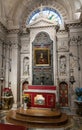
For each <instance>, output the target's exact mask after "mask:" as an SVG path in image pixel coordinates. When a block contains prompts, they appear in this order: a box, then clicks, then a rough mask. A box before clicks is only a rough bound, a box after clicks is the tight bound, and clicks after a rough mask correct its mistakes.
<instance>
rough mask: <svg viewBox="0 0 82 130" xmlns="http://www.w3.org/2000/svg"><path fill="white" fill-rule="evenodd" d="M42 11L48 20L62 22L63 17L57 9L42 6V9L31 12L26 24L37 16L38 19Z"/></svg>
mask: <svg viewBox="0 0 82 130" xmlns="http://www.w3.org/2000/svg"><path fill="white" fill-rule="evenodd" d="M40 12H42V13H43V15H44V17H46V18H47V19H48V20H52V21H53V22H58V24H62V22H63V21H62V17H61V15H60V14H59V12H58V11H57V10H55V9H54V8H51V7H42V9H36V10H35V11H34V12H32V13H31V15H30V16H29V18H27V21H26V24H29V23H31V22H32V21H33V20H35V19H36V18H37V19H38V17H39V14H40Z"/></svg>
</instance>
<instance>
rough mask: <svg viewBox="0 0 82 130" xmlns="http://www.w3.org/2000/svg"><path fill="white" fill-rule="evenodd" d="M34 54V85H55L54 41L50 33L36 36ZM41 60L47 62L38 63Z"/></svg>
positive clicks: (33, 46)
mask: <svg viewBox="0 0 82 130" xmlns="http://www.w3.org/2000/svg"><path fill="white" fill-rule="evenodd" d="M32 52H33V53H32V76H33V77H32V79H33V80H32V84H33V85H53V84H54V80H53V75H54V74H53V41H52V40H51V39H50V36H49V34H48V33H46V32H44V31H41V32H39V33H38V34H37V35H36V37H35V39H34V41H33V42H32ZM40 58H42V60H43V58H44V60H45V62H38V60H40ZM46 61H47V62H46Z"/></svg>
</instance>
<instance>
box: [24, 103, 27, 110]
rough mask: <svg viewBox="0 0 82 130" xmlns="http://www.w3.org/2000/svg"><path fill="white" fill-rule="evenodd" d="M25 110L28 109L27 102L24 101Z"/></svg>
mask: <svg viewBox="0 0 82 130" xmlns="http://www.w3.org/2000/svg"><path fill="white" fill-rule="evenodd" d="M23 108H24V110H27V103H26V102H24V106H23Z"/></svg>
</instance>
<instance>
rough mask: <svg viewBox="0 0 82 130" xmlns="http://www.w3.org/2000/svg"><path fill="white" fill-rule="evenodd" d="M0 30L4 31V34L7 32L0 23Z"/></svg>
mask: <svg viewBox="0 0 82 130" xmlns="http://www.w3.org/2000/svg"><path fill="white" fill-rule="evenodd" d="M0 30H2V31H5V33H7V32H8V29H7V28H6V27H5V26H4V25H3V24H2V23H1V22H0Z"/></svg>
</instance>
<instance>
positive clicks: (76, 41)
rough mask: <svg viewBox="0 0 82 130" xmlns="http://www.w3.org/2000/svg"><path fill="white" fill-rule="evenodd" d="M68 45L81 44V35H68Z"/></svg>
mask: <svg viewBox="0 0 82 130" xmlns="http://www.w3.org/2000/svg"><path fill="white" fill-rule="evenodd" d="M69 41H70V45H76V46H77V45H78V46H81V45H82V37H81V36H72V37H70V40H69Z"/></svg>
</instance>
